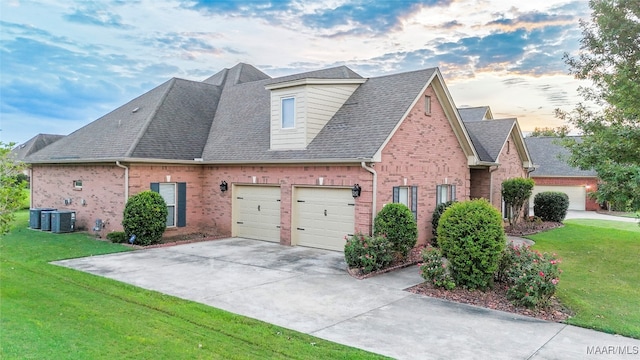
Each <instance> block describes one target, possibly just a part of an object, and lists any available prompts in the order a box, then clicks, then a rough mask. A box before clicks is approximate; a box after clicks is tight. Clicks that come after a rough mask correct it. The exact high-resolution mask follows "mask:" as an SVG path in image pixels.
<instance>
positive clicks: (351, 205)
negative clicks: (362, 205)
mask: <svg viewBox="0 0 640 360" xmlns="http://www.w3.org/2000/svg"><path fill="white" fill-rule="evenodd" d="M347 205H348V206H356V204H347Z"/></svg>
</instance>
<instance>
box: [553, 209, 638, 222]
mask: <svg viewBox="0 0 640 360" xmlns="http://www.w3.org/2000/svg"><path fill="white" fill-rule="evenodd" d="M569 219H595V220H612V221H623V222H634V223H637V222H638V219H635V218H628V217H622V216H615V215H607V214H601V213H597V212H595V211H579V210H569V211H567V216H566V217H565V220H569Z"/></svg>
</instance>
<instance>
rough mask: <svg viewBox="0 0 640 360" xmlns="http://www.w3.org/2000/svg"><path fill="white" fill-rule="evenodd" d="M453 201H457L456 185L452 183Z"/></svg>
mask: <svg viewBox="0 0 640 360" xmlns="http://www.w3.org/2000/svg"><path fill="white" fill-rule="evenodd" d="M451 201H456V186H455V185H451Z"/></svg>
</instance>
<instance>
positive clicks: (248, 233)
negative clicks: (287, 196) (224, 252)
mask: <svg viewBox="0 0 640 360" xmlns="http://www.w3.org/2000/svg"><path fill="white" fill-rule="evenodd" d="M234 192H235V199H234V209H235V211H234V213H235V217H234V220H233V221H234V225H235V229H236V231H235V235H236V236H239V237H246V238H249V239H258V240H266V241H273V242H280V188H279V187H273V186H236V187H235V188H234Z"/></svg>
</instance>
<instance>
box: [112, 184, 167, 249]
mask: <svg viewBox="0 0 640 360" xmlns="http://www.w3.org/2000/svg"><path fill="white" fill-rule="evenodd" d="M122 226H123V227H124V232H125V234H126V236H127V237H130V236H131V235H135V236H136V239H135V244H138V245H143V246H146V245H152V244H157V243H158V242H159V241H160V238H162V234H163V233H164V230H165V229H166V227H167V204H166V203H165V201H164V199H163V198H162V196H160V194H158V193H156V192H153V191H150V190H147V191H143V192H141V193H138V194H136V195H134V196H132V197H130V198H129V200H128V201H127V205H126V206H125V208H124V216H123V220H122Z"/></svg>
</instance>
